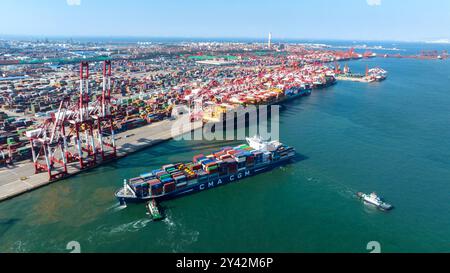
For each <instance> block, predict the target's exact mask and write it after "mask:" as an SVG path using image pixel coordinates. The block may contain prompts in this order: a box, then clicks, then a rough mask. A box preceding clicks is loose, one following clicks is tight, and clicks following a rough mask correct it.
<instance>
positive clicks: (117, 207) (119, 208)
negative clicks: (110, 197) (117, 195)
mask: <svg viewBox="0 0 450 273" xmlns="http://www.w3.org/2000/svg"><path fill="white" fill-rule="evenodd" d="M126 208H127V205H126V204H125V205H120V204H119V203H117V204H114V205H112V206H111V207H109V208H108V209H107V211H113V212H117V211H121V210H123V209H126Z"/></svg>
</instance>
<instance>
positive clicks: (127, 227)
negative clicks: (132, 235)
mask: <svg viewBox="0 0 450 273" xmlns="http://www.w3.org/2000/svg"><path fill="white" fill-rule="evenodd" d="M150 222H152V220H151V219H148V218H143V219H139V220H136V221H133V222H130V223H126V224H122V225H119V226H117V227H114V228H112V229H111V230H110V232H109V233H110V234H115V233H122V232H137V231H140V230H142V229H143V228H145V227H147V225H148V223H150Z"/></svg>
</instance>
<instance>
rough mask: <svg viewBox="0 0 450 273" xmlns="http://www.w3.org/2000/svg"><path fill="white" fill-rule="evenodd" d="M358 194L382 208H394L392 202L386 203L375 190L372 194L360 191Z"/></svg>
mask: <svg viewBox="0 0 450 273" xmlns="http://www.w3.org/2000/svg"><path fill="white" fill-rule="evenodd" d="M357 195H358V197H359V198H361V199H362V200H363V201H364V202H366V203H369V204H372V205H374V206H376V207H377V208H379V209H381V210H391V209H392V208H393V206H392V205H391V204H388V203H385V202H384V201H383V200H382V199H381V198H380V197H379V196H378V195H377V194H376V193H375V192H373V193H371V194H365V193H362V192H358V194H357Z"/></svg>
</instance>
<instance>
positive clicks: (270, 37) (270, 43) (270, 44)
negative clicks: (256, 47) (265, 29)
mask: <svg viewBox="0 0 450 273" xmlns="http://www.w3.org/2000/svg"><path fill="white" fill-rule="evenodd" d="M267 46H268V47H269V49H271V48H272V32H269V42H268V43H267Z"/></svg>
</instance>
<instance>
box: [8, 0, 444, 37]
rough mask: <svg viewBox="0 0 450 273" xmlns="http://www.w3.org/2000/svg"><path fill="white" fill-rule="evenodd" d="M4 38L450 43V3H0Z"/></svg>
mask: <svg viewBox="0 0 450 273" xmlns="http://www.w3.org/2000/svg"><path fill="white" fill-rule="evenodd" d="M0 12H1V14H2V16H0V35H35V36H141V37H236V38H243V37H248V38H257V37H261V38H262V37H267V35H268V33H269V32H272V33H273V37H274V39H277V38H280V39H354V40H406V41H417V40H421V41H422V40H438V39H450V27H449V26H450V1H449V0H127V1H124V0H0Z"/></svg>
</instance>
